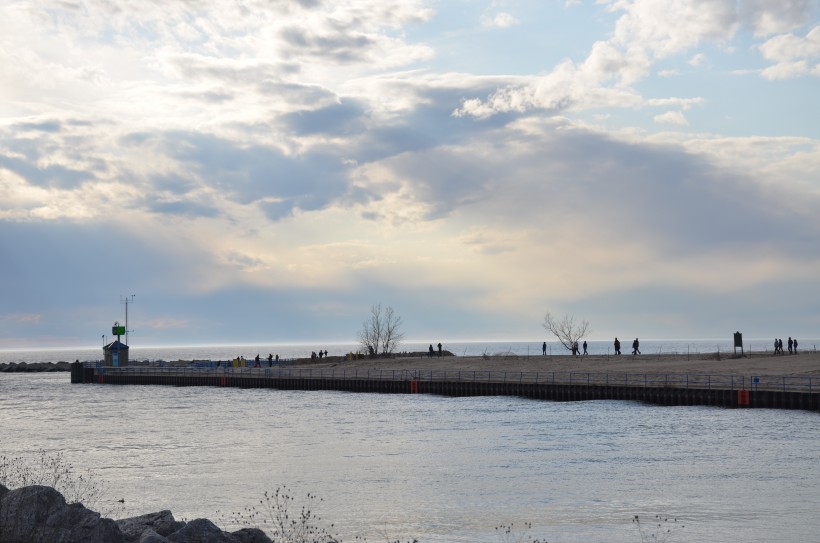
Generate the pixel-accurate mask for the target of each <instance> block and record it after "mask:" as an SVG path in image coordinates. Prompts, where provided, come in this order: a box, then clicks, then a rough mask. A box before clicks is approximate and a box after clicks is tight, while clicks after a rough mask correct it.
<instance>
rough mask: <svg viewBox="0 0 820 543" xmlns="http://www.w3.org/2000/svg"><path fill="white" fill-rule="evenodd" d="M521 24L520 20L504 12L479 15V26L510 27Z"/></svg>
mask: <svg viewBox="0 0 820 543" xmlns="http://www.w3.org/2000/svg"><path fill="white" fill-rule="evenodd" d="M519 24H521V21H519V20H518V19H516V18H515V17H513V16H512V15H510V14H509V13H506V12H503V11H502V12H499V13H496V14H495V16H493V17H488V16H486V15H485V16H483V17H481V26H483V27H484V28H511V27H513V26H516V25H519Z"/></svg>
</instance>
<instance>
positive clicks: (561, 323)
mask: <svg viewBox="0 0 820 543" xmlns="http://www.w3.org/2000/svg"><path fill="white" fill-rule="evenodd" d="M542 326H543V327H544V329H545V330H547V331H548V332H551V333H552V335H554V336H555V337H557V338H558V341H560V342H561V345H563V346H564V347H566V348H567V350H568V351H571V350H572V347H573V345H575V344H576V343H577V342H578V340H579V339H581V338H584V337H586V336H587V335H588V334H589V333H590V332H591V330H590V328H589V322H587V321H581V322H578V323H576V322H575V317H574V316H573V315H565V316H564V318H563V319H561V320H558V319H556V318H554V317H553V316H552V315H550V313H549V311H547V314H546V316H545V317H544V323H543V324H542Z"/></svg>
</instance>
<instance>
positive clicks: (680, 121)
mask: <svg viewBox="0 0 820 543" xmlns="http://www.w3.org/2000/svg"><path fill="white" fill-rule="evenodd" d="M652 120H653V121H655V122H656V123H665V124H676V125H678V126H689V121H687V120H686V117H685V116H684V115H683V112H682V111H667V112H666V113H661V114H660V115H655V116H654V117H653V118H652Z"/></svg>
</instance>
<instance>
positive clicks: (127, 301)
mask: <svg viewBox="0 0 820 543" xmlns="http://www.w3.org/2000/svg"><path fill="white" fill-rule="evenodd" d="M135 297H136V294H129V295H128V296H125V298H123V297H122V295H120V303H121V304H123V303H124V304H125V344H126V345H128V332H133V330H131V329H129V328H128V304H133V303H134V298H135ZM117 339H118V340H119V338H117Z"/></svg>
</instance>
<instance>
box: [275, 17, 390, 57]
mask: <svg viewBox="0 0 820 543" xmlns="http://www.w3.org/2000/svg"><path fill="white" fill-rule="evenodd" d="M280 36H281V37H282V39H283V40H284V41H285V42H286V43H287V44H288V45H289V46H290V48H291V50H292V51H293V52H294V53H297V54H302V55H308V56H312V57H318V58H323V59H325V60H328V61H332V62H337V63H341V64H349V63H354V62H361V61H363V60H365V59H366V57H367V53H368V52H369V50H370V49H372V48H373V47H374V46H375V43H374V42H373V40H372V39H371V38H369V37H367V36H365V35H363V34H358V35H356V34H355V33H353V32H350V31H349V29H344V28H340V29H337V31H336V32H335V33H333V34H326V35H319V34H312V33H310V32H309V31H307V30H306V29H304V28H301V27H296V26H292V27H289V28H285V29H283V30H282V31H281V32H280Z"/></svg>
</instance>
